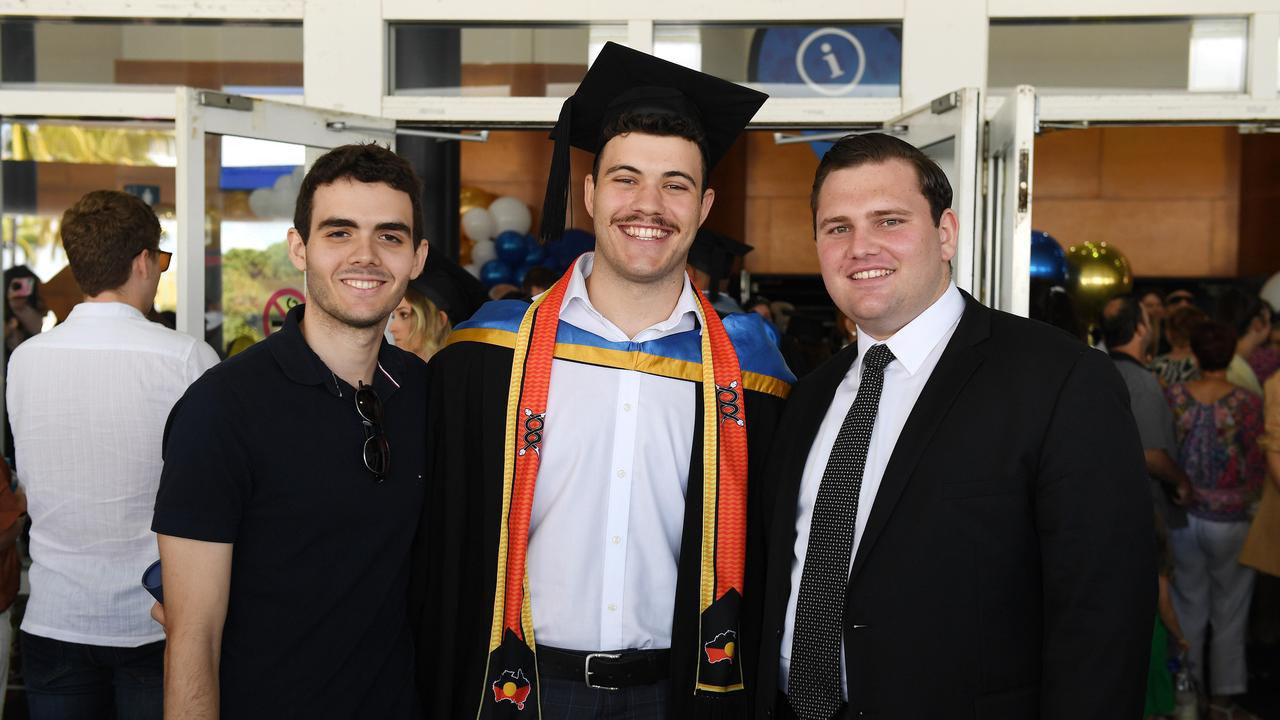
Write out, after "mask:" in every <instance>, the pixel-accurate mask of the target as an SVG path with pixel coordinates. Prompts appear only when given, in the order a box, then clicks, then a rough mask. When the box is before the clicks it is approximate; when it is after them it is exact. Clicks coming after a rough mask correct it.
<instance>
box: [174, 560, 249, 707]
mask: <svg viewBox="0 0 1280 720" xmlns="http://www.w3.org/2000/svg"><path fill="white" fill-rule="evenodd" d="M158 539H159V544H160V562H161V565H160V566H161V572H162V574H163V582H164V600H165V603H164V619H165V634H166V635H167V636H168V641H167V644H166V646H165V656H164V714H165V717H166V718H191V719H197V720H201V719H203V718H217V717H218V708H219V702H218V700H219V692H218V663H219V660H220V658H221V655H222V627H223V624H224V623H225V621H226V618H227V598H228V595H229V593H230V588H231V549H232V546H231V544H229V543H216V542H204V541H201V540H188V539H186V538H180V537H173V536H171V535H160V536H158Z"/></svg>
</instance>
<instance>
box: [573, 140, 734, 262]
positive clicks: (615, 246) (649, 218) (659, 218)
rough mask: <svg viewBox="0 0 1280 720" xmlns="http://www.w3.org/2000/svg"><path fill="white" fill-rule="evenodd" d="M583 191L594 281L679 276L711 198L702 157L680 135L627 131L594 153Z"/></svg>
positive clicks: (713, 195) (709, 208)
mask: <svg viewBox="0 0 1280 720" xmlns="http://www.w3.org/2000/svg"><path fill="white" fill-rule="evenodd" d="M598 165H599V168H600V173H599V177H598V178H597V177H593V176H590V175H588V176H587V179H586V192H585V193H584V195H585V199H586V204H587V212H588V214H590V215H591V218H592V220H593V221H594V224H595V231H596V254H595V264H594V266H593V268H592V276H593V277H594V276H596V273H597V272H599V273H600V278H601V279H621V280H623V281H626V282H629V283H632V284H652V283H663V282H670V281H672V280H674V279H679V278H680V277H681V276H682V275H683V273H684V267H685V259H686V258H687V257H688V255H689V247H690V246H691V245H692V244H693V238H694V235H696V234H697V232H698V227H699V226H700V225H702V222H703V221H704V220H706V219H707V213H708V212H710V211H711V203H712V201H713V200H714V199H715V193H714V192H713V191H712V190H705V191H704V190H702V182H703V178H702V153H701V151H700V150H699V149H698V146H697V144H696V143H694V142H692V141H690V140H685V139H683V138H680V137H673V136H660V135H646V134H643V133H634V132H633V133H626V134H623V135H618V136H616V137H614V138H613V139H611V140H609V142H607V143H605V146H604V148H602V149H601V150H600V158H599V163H598Z"/></svg>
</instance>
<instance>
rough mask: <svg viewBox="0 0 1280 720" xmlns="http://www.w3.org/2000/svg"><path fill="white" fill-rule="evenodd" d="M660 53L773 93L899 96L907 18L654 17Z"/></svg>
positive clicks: (812, 95)
mask: <svg viewBox="0 0 1280 720" xmlns="http://www.w3.org/2000/svg"><path fill="white" fill-rule="evenodd" d="M653 49H654V54H655V55H657V56H658V57H661V58H665V59H667V60H670V61H672V62H675V63H679V64H681V65H684V66H686V67H691V68H694V69H696V70H702V71H703V72H708V73H711V74H713V75H717V76H719V77H722V78H725V79H726V80H732V81H734V82H739V83H743V84H746V85H750V86H752V87H755V88H758V89H760V90H762V91H764V92H767V93H769V95H770V96H772V97H897V96H899V95H900V94H901V85H902V26H901V25H899V24H857V25H736V24H735V25H725V24H714V25H710V24H709V25H656V26H655V27H654V36H653Z"/></svg>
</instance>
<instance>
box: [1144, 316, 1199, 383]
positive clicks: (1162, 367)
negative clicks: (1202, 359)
mask: <svg viewBox="0 0 1280 720" xmlns="http://www.w3.org/2000/svg"><path fill="white" fill-rule="evenodd" d="M1208 319H1209V316H1208V315H1205V313H1204V311H1203V310H1201V309H1200V308H1198V307H1196V306H1194V305H1190V304H1186V303H1183V304H1181V305H1179V306H1178V307H1176V308H1174V309H1173V310H1172V311H1170V312H1169V314H1168V316H1167V318H1166V320H1165V323H1164V336H1165V340H1166V341H1167V342H1168V344H1169V351H1168V352H1166V353H1164V354H1162V355H1157V356H1156V357H1155V359H1153V360H1152V361H1151V371H1152V372H1153V373H1155V374H1156V379H1157V380H1159V381H1160V385H1161V386H1162V387H1169V386H1170V385H1177V384H1178V383H1184V382H1187V381H1188V380H1195V379H1196V378H1197V377H1199V376H1200V368H1199V367H1198V366H1197V365H1196V356H1195V354H1194V353H1192V352H1191V328H1193V327H1195V326H1196V325H1199V324H1200V323H1202V322H1204V321H1205V320H1208Z"/></svg>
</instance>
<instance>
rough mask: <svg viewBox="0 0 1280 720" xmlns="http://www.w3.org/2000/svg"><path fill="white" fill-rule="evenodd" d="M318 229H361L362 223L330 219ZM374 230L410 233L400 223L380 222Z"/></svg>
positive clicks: (407, 227) (324, 221)
mask: <svg viewBox="0 0 1280 720" xmlns="http://www.w3.org/2000/svg"><path fill="white" fill-rule="evenodd" d="M318 227H320V228H321V229H323V228H358V227H360V223H358V222H356V221H355V220H352V219H351V218H344V217H330V218H325V219H323V220H321V221H320V224H319V225H318ZM373 229H374V230H391V231H398V232H402V233H406V234H407V233H409V232H410V229H409V226H408V225H405V224H404V223H402V222H399V221H390V222H380V223H378V224H377V225H374V226H373Z"/></svg>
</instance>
